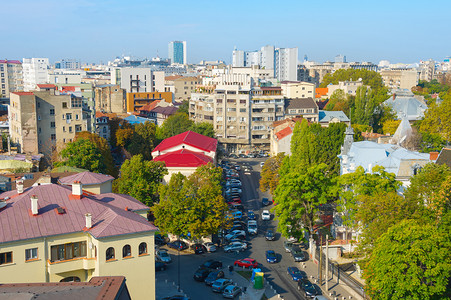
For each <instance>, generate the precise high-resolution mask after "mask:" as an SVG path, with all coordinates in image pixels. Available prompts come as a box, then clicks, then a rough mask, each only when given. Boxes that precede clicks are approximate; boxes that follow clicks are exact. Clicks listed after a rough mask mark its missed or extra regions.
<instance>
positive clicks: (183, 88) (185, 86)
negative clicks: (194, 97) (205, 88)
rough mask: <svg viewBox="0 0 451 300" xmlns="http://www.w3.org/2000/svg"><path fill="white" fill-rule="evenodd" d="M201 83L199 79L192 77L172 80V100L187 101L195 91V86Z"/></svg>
mask: <svg viewBox="0 0 451 300" xmlns="http://www.w3.org/2000/svg"><path fill="white" fill-rule="evenodd" d="M201 83H202V81H201V79H200V78H199V77H194V76H190V77H180V78H176V79H174V80H173V84H174V100H176V101H180V100H189V99H190V98H191V93H194V92H195V91H196V86H197V85H199V84H201Z"/></svg>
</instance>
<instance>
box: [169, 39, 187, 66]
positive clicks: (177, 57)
mask: <svg viewBox="0 0 451 300" xmlns="http://www.w3.org/2000/svg"><path fill="white" fill-rule="evenodd" d="M168 56H169V59H170V60H171V63H173V64H182V65H185V64H187V63H188V62H187V59H186V41H172V42H169V46H168Z"/></svg>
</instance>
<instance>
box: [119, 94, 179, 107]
mask: <svg viewBox="0 0 451 300" xmlns="http://www.w3.org/2000/svg"><path fill="white" fill-rule="evenodd" d="M173 95H174V94H173V93H171V92H149V93H127V112H135V111H138V110H139V109H140V108H141V107H143V106H144V105H147V104H150V103H152V102H153V101H155V100H163V101H166V102H167V103H172V100H173Z"/></svg>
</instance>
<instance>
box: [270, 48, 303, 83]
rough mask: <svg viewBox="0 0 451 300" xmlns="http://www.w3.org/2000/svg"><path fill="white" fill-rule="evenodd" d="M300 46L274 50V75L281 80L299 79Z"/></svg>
mask: <svg viewBox="0 0 451 300" xmlns="http://www.w3.org/2000/svg"><path fill="white" fill-rule="evenodd" d="M297 70H298V48H297V47H296V48H277V49H276V50H275V51H274V71H275V72H274V77H276V78H277V79H279V81H285V80H291V81H294V80H297V78H298V74H297Z"/></svg>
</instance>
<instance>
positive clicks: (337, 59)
mask: <svg viewBox="0 0 451 300" xmlns="http://www.w3.org/2000/svg"><path fill="white" fill-rule="evenodd" d="M334 61H335V62H336V63H345V62H346V55H342V54H338V55H336V56H335V60H334Z"/></svg>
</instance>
